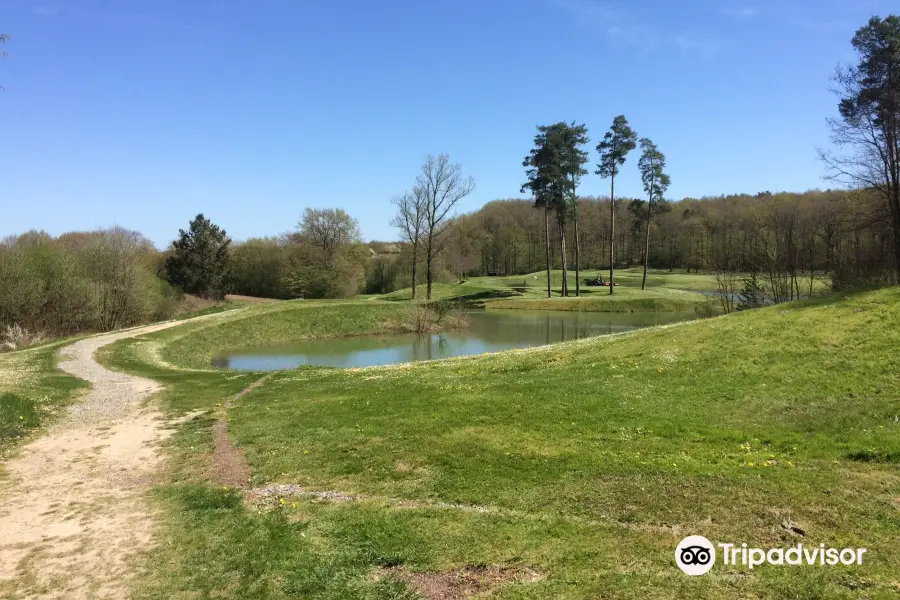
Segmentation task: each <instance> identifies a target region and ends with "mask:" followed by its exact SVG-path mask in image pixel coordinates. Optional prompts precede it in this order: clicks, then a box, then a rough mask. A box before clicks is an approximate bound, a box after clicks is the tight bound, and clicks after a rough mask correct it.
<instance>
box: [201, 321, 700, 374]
mask: <svg viewBox="0 0 900 600" xmlns="http://www.w3.org/2000/svg"><path fill="white" fill-rule="evenodd" d="M693 317H694V314H693V313H634V314H614V313H587V312H585V313H582V312H551V311H483V312H472V313H470V315H469V318H470V326H469V328H468V329H466V330H462V331H449V332H443V333H436V334H430V335H412V334H405V335H391V336H360V337H350V338H336V339H325V340H313V341H309V342H303V343H297V344H290V345H273V346H268V347H261V348H250V349H246V350H241V351H236V352H231V353H230V354H228V355H224V356H220V357H217V358H215V359H214V360H213V362H212V364H213V366H215V367H228V368H232V369H238V370H252V371H267V370H278V369H292V368H296V367H299V366H302V365H325V366H334V367H361V366H373V365H387V364H395V363H404V362H411V361H421V360H435V359H439V358H448V357H451V356H467V355H473V354H483V353H485V352H498V351H501V350H509V349H512V348H528V347H532V346H542V345H545V344H552V343H555V342H565V341H570V340H576V339H581V338H585V337H592V336H598V335H608V334H611V333H618V332H621V331H629V330H632V329H639V328H641V327H648V326H651V325H659V324H663V323H672V322H676V321H683V320H686V319H689V318H693Z"/></svg>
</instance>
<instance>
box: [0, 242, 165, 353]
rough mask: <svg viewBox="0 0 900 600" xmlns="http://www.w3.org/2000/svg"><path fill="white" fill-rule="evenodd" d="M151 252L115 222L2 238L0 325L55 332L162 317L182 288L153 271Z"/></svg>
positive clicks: (154, 259) (148, 245) (37, 332)
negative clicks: (71, 230)
mask: <svg viewBox="0 0 900 600" xmlns="http://www.w3.org/2000/svg"><path fill="white" fill-rule="evenodd" d="M157 255H158V253H157V251H156V249H155V248H154V247H153V245H152V244H151V243H150V241H149V240H147V239H146V238H144V237H143V236H141V235H140V234H139V233H136V232H133V231H128V230H125V229H121V228H113V229H106V230H100V231H92V232H86V233H69V234H65V235H63V236H60V237H59V238H53V237H51V236H49V235H48V234H46V233H44V232H34V231H32V232H28V233H25V234H23V235H20V236H18V237H15V238H11V239H8V240H6V241H5V242H4V243H3V244H0V327H12V326H19V327H21V328H24V329H27V330H28V331H30V332H32V333H33V334H35V335H37V336H40V335H42V334H44V335H54V336H58V335H69V334H73V333H79V332H84V331H109V330H113V329H117V328H121V327H130V326H133V325H138V324H141V323H146V322H148V321H150V320H152V319H159V318H168V317H169V316H171V315H172V314H174V312H175V310H176V309H177V306H178V304H179V303H180V301H181V292H179V291H177V290H176V289H174V288H173V287H172V286H171V285H169V284H168V283H165V282H163V281H161V280H160V279H159V278H158V277H157V276H156V263H157V262H158V256H157Z"/></svg>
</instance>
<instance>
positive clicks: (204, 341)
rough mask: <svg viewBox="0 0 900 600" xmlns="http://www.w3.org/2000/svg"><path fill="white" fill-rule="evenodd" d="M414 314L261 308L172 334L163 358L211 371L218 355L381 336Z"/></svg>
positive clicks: (338, 307)
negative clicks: (270, 346) (286, 344)
mask: <svg viewBox="0 0 900 600" xmlns="http://www.w3.org/2000/svg"><path fill="white" fill-rule="evenodd" d="M408 311H409V307H408V306H406V305H405V304H400V303H396V302H378V301H377V300H356V301H352V300H351V301H332V302H329V301H319V302H312V301H308V300H295V301H289V302H277V303H268V304H267V303H257V304H253V305H251V306H247V307H245V308H243V309H242V310H237V311H233V312H230V313H226V314H224V315H222V316H221V317H220V318H216V319H212V320H208V321H202V322H197V323H189V324H187V325H185V326H183V327H178V328H176V329H174V330H172V332H171V333H170V334H168V336H167V338H166V339H167V340H168V342H167V344H166V346H165V349H164V350H162V352H161V357H162V358H163V359H164V360H165V361H167V362H169V363H171V364H177V365H180V366H184V367H192V368H206V367H209V365H210V361H211V359H212V357H213V356H214V355H215V354H216V353H218V352H224V351H227V350H233V349H236V348H247V347H251V346H256V345H261V344H275V343H278V342H290V341H300V340H307V339H314V338H318V337H331V336H346V335H361V334H367V333H375V332H378V331H380V330H382V329H384V327H385V325H386V324H387V323H390V322H393V321H397V320H399V319H402V318H403V317H404V315H406V314H407V313H408Z"/></svg>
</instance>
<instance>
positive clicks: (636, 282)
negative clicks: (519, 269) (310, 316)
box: [380, 269, 715, 312]
mask: <svg viewBox="0 0 900 600" xmlns="http://www.w3.org/2000/svg"><path fill="white" fill-rule="evenodd" d="M641 273H642V272H641V271H640V269H628V270H623V271H622V273H621V278H617V279H616V281H617V282H619V285H617V286H616V289H615V293H614V294H613V295H610V294H609V288H608V287H591V286H586V285H582V286H581V296H580V297H575V283H574V281H575V280H574V274H573V273H570V277H569V296H568V297H562V296H561V290H562V271H551V277H550V280H551V287H552V294H553V295H552V297H550V298H547V292H546V281H547V278H546V273H544V272H540V273H529V274H527V275H515V276H508V277H473V278H471V279H469V280H467V281H465V282H464V283H456V284H447V283H437V284H434V286H433V287H432V299H433V300H439V301H448V300H452V301H456V300H459V301H463V302H466V303H468V304H469V305H473V306H477V307H481V308H488V309H519V310H578V311H593V312H668V311H690V310H694V309H696V308H698V307H699V306H701V305H702V304H704V303H706V302H708V301H709V297H707V296H704V295H702V294H700V293H698V292H697V291H696V290H709V289H715V278H714V277H713V276H711V275H697V274H686V273H675V272H673V273H670V272H668V271H655V272H653V274H652V276H653V285H649V283H650V280H649V279H648V288H647V289H646V290H642V289H640V285H641ZM596 274H597V271H596V270H592V271H589V272H587V271H586V272H583V273H582V278H585V277H589V276H595V275H596ZM604 277H605V276H604ZM689 290H693V291H689ZM411 295H412V290H411V289H410V288H406V289H403V290H398V291H396V292H392V293H390V294H385V295H384V296H381V297H380V298H381V299H384V300H391V301H398V300H409V299H410V298H411ZM417 296H418V297H420V298H424V297H425V287H424V286H418V287H417Z"/></svg>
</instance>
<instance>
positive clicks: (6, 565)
mask: <svg viewBox="0 0 900 600" xmlns="http://www.w3.org/2000/svg"><path fill="white" fill-rule="evenodd" d="M178 324H179V323H176V322H170V323H161V324H158V325H151V326H148V327H142V328H138V329H132V330H129V331H123V332H118V333H112V334H106V335H101V336H95V337H91V338H87V339H84V340H81V341H79V342H76V343H75V344H73V345H71V346H68V347H66V348H64V349H63V350H62V351H61V353H60V356H61V359H62V360H61V362H60V364H59V366H60V368H61V369H62V370H64V371H66V372H68V373H71V374H72V375H74V376H76V377H79V378H81V379H85V380H87V381H88V382H90V383H91V384H92V389H91V390H90V391H89V392H87V393H86V394H85V395H84V396H83V397H82V399H81V400H80V401H79V402H78V403H76V404H74V405H73V406H71V407H70V409H69V410H68V414H67V416H66V418H65V419H63V421H62V422H61V423H59V424H58V425H56V426H55V427H53V428H51V430H50V431H48V432H47V433H46V434H45V435H44V436H42V437H40V438H38V439H36V440H34V441H33V442H31V443H29V444H28V445H26V446H25V447H24V448H23V449H22V451H21V452H20V453H19V454H18V455H17V456H16V457H15V458H13V459H12V460H10V461H9V462H8V463H7V464H6V468H5V473H4V476H3V479H2V481H0V532H2V536H0V597H3V598H10V599H21V600H25V599H34V598H48V599H49V598H53V599H56V598H59V599H63V598H64V599H66V600H81V599H85V600H87V599H95V598H97V599H119V598H126V597H127V596H128V579H129V575H130V573H131V572H132V570H133V569H132V560H133V559H134V557H135V555H136V553H137V552H140V551H141V550H143V549H146V548H148V547H149V546H150V545H151V544H152V542H153V532H154V516H155V515H154V514H153V513H152V511H151V510H150V509H149V508H148V507H147V505H146V503H145V502H143V492H144V490H145V488H146V487H147V486H148V485H149V484H150V483H152V482H153V479H154V476H155V473H156V471H157V469H158V467H159V465H160V461H161V460H162V456H161V453H160V451H159V448H158V443H159V442H160V441H161V440H164V439H165V438H167V437H168V436H170V435H171V434H172V429H171V424H169V423H166V422H165V420H164V419H163V417H162V415H161V414H160V413H159V412H158V411H156V410H153V409H150V408H147V407H145V406H143V404H144V400H146V399H147V398H148V397H149V396H150V395H151V394H153V393H155V392H157V391H159V390H160V386H159V385H158V384H157V383H155V382H154V381H151V380H149V379H144V378H141V377H135V376H132V375H126V374H124V373H116V372H113V371H109V370H107V369H105V368H103V367H102V366H101V365H100V364H98V363H97V362H96V361H95V360H94V358H93V354H94V352H95V351H96V350H97V349H98V348H100V347H102V346H105V345H106V344H110V343H112V342H115V341H117V340H120V339H123V338H127V337H132V336H137V335H142V334H144V333H150V332H152V331H158V330H160V329H165V328H168V327H172V326H175V325H178Z"/></svg>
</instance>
